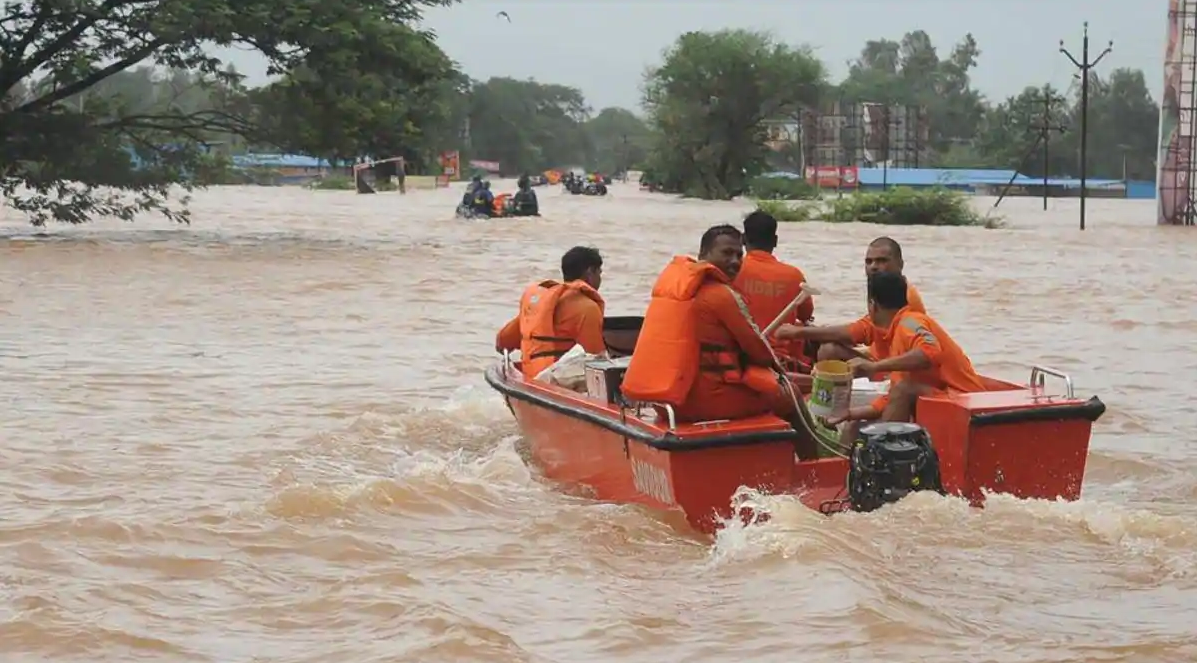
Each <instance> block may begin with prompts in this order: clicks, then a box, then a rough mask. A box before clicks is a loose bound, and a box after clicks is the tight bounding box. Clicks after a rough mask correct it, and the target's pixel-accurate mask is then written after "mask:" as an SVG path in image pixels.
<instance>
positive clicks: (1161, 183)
mask: <svg viewBox="0 0 1197 663" xmlns="http://www.w3.org/2000/svg"><path fill="white" fill-rule="evenodd" d="M1167 27H1168V36H1167V41H1166V42H1165V46H1164V96H1163V99H1162V101H1161V103H1160V133H1159V153H1158V154H1157V156H1156V187H1157V192H1156V223H1158V224H1159V225H1186V226H1191V225H1194V221H1195V219H1197V209H1195V208H1194V204H1193V203H1194V201H1195V200H1197V181H1195V178H1194V177H1193V170H1194V166H1195V165H1197V164H1195V163H1194V152H1195V151H1197V150H1195V149H1194V148H1195V147H1197V145H1195V144H1194V140H1195V139H1197V130H1195V129H1197V117H1195V116H1194V113H1195V112H1197V0H1169V2H1168V24H1167Z"/></svg>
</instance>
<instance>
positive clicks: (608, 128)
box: [585, 108, 652, 173]
mask: <svg viewBox="0 0 1197 663" xmlns="http://www.w3.org/2000/svg"><path fill="white" fill-rule="evenodd" d="M585 132H586V136H587V139H588V140H589V142H590V149H591V151H590V158H589V159H588V160H587V161H588V163H589V165H590V167H591V168H592V169H593V170H597V171H598V172H600V173H619V172H624V171H627V170H628V169H629V168H634V167H636V166H638V165H640V164H643V163H644V160H645V158H646V157H647V156H648V148H649V146H650V145H651V141H652V131H651V130H650V129H649V127H648V125H646V124H645V123H644V120H642V119H640V118H639V117H637V116H636V114H635V113H633V112H632V111H629V110H627V109H624V108H604V109H603V110H602V111H600V112H599V114H598V115H596V116H594V117H593V118H591V119H590V120H589V121H588V122H586V125H585Z"/></svg>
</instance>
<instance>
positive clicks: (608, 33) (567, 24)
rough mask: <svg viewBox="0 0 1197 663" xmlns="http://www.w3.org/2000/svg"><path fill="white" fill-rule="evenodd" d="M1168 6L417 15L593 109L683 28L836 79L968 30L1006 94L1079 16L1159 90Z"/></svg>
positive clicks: (476, 69) (486, 64) (666, 6)
mask: <svg viewBox="0 0 1197 663" xmlns="http://www.w3.org/2000/svg"><path fill="white" fill-rule="evenodd" d="M500 10H502V11H506V12H507V13H508V14H509V15H510V16H511V22H510V23H507V22H506V21H505V20H503V19H501V18H497V17H496V13H497V12H498V11H500ZM1167 13H1168V0H901V1H899V0H464V2H462V3H461V4H458V5H456V6H453V7H451V8H448V9H437V10H433V11H428V12H427V13H426V17H425V19H426V20H425V23H426V24H427V26H428V27H430V28H432V29H433V30H435V31H436V33H437V35H438V37H439V39H438V41H439V43H440V46H441V48H443V49H444V50H445V52H446V53H448V54H449V56H450V57H451V58H453V59H454V60H456V61H457V62H459V63H460V64H461V67H462V68H463V69H464V71H465V72H466V73H467V74H469V75H470V76H472V77H474V78H480V79H486V78H489V77H491V76H512V77H516V78H528V77H531V78H535V79H537V80H539V81H543V82H553V83H563V84H567V85H572V86H574V87H577V88H580V89H581V90H582V92H583V93H585V95H586V98H587V100H588V102H589V103H590V105H591V106H593V107H594V108H595V109H598V108H602V107H604V106H624V107H627V108H633V109H638V108H639V103H640V90H639V86H640V82H641V80H642V78H643V72H644V70H645V68H646V67H648V66H651V65H654V64H656V63H659V62H660V60H661V53H662V51H663V50H664V49H665V48H667V47H668V46H669V45H670V44H671V43H672V42H673V40H674V39H676V38H677V36H678V35H680V34H682V33H684V32H687V31H690V30H717V29H721V28H750V29H760V30H770V31H772V32H773V33H774V34H775V35H776V36H777V37H778V38H779V39H782V40H784V41H786V42H789V43H794V44H799V43H806V44H809V45H811V46H813V47H814V48H815V49H816V52H817V54H818V55H819V56H820V57H821V58H822V59H823V61H824V62H825V63H827V65H828V67H829V68H830V70H831V73H832V75H833V76H834V77H835V78H837V79H838V78H840V77H842V76H843V75H844V73H845V72H846V71H847V65H846V64H845V63H846V62H847V61H848V60H850V59H852V58H853V57H855V56H856V54H858V53H859V52H860V48H861V46H863V45H864V42H865V41H866V40H868V39H878V38H890V39H900V38H901V37H902V35H903V33H905V32H907V31H910V30H914V29H922V30H925V31H926V32H927V33H928V34H930V35H931V39H932V41H933V42H934V43H935V44H936V46H937V47H938V49H939V51H940V53H941V54H946V53H947V52H948V51H949V50H950V49H951V47H952V45H953V44H954V43H955V42H957V41H958V40H959V39H960V38H961V37H963V36H964V35H965V34H966V33H968V32H971V33H973V36H974V37H975V38H976V39H977V43H978V45H979V47H980V49H981V55H980V57H979V58H978V60H979V64H978V66H977V68H976V70H974V73H973V84H974V85H975V86H976V87H977V88H979V89H980V90H981V91H982V92H984V93H985V94H986V95H988V96H990V97H995V98H1004V97H1006V96H1008V95H1011V94H1014V93H1017V92H1018V91H1020V90H1021V89H1022V88H1023V87H1025V86H1026V85H1028V84H1040V83H1043V82H1051V83H1052V84H1054V85H1056V86H1058V87H1061V88H1066V87H1068V85H1069V83H1070V82H1071V80H1072V79H1071V75H1072V73H1073V71H1074V70H1073V67H1072V64H1071V63H1070V62H1069V61H1068V59H1067V58H1065V57H1064V56H1063V55H1062V54H1060V53H1059V44H1060V40H1061V39H1064V40H1065V46H1066V47H1067V48H1068V49H1069V50H1070V51H1071V52H1072V53H1073V55H1075V56H1076V57H1077V58H1078V59H1080V57H1081V24H1082V23H1083V22H1084V21H1085V20H1088V21H1089V23H1090V25H1089V29H1090V34H1091V37H1092V46H1091V48H1092V50H1093V54H1094V56H1096V54H1097V53H1098V52H1100V51H1101V50H1102V49H1103V48H1105V46H1106V44H1107V43H1108V42H1109V40H1111V39H1113V40H1114V52H1113V53H1111V54H1110V55H1109V56H1107V58H1106V59H1105V60H1104V61H1102V63H1101V65H1100V66H1099V71H1101V72H1105V73H1108V72H1109V71H1110V70H1111V69H1113V68H1116V67H1134V68H1139V69H1143V70H1144V71H1145V72H1146V74H1147V82H1148V84H1149V85H1150V86H1151V91H1152V94H1153V95H1155V96H1156V97H1157V99H1158V96H1159V90H1160V89H1161V88H1162V87H1163V71H1162V62H1163V57H1164V39H1165V36H1166V29H1167ZM233 59H235V60H236V63H237V66H238V69H240V70H241V71H243V72H245V73H247V74H250V75H251V81H250V82H251V83H260V82H261V81H262V80H263V78H262V73H261V72H262V65H261V64H260V62H259V61H255V59H254V58H253V57H252V56H246V55H245V54H241V53H238V54H234V57H233Z"/></svg>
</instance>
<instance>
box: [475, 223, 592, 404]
mask: <svg viewBox="0 0 1197 663" xmlns="http://www.w3.org/2000/svg"><path fill="white" fill-rule="evenodd" d="M561 279H562V280H561V281H560V282H558V281H552V280H549V281H539V282H537V283H533V284H532V285H530V286H528V288H527V289H526V290H524V294H523V296H522V297H520V310H519V314H518V315H516V316H515V317H514V318H512V319H511V321H510V322H508V323H507V324H506V325H504V326H503V328H502V329H500V330H499V333H498V335H497V336H496V338H495V351H496V352H504V351H512V350H519V351H520V359H521V367H522V369H523V373H524V377H525V378H526V379H529V380H531V379H533V378H535V377H536V376H537V375H539V374H540V372H541V371H543V370H545V369H546V368H548V367H550V366H552V365H553V364H555V363H557V360H558V359H560V358H561V357H562V356H563V355H564V354H565V353H566V352H569V350H570V349H571V348H573V347H574V345H581V346H582V349H583V350H585V351H586V352H587V353H588V354H595V355H596V354H599V353H602V352H604V351H605V350H606V349H607V346H606V343H605V342H604V341H603V310H604V308H605V306H606V305H605V304H604V302H603V298H602V297H601V296H600V295H599V293H598V290H599V286H600V285H602V283H603V256H602V255H600V254H599V252H598V249H595V248H591V247H588V246H575V247H574V248H572V249H570V250H568V251H566V252H565V255H563V256H561Z"/></svg>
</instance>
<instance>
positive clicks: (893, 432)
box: [848, 421, 944, 511]
mask: <svg viewBox="0 0 1197 663" xmlns="http://www.w3.org/2000/svg"><path fill="white" fill-rule="evenodd" d="M917 490H934V491H936V492H938V493H940V494H943V492H944V491H943V483H942V480H941V479H940V474H939V455H938V454H936V453H935V448H934V447H932V446H931V437H930V436H929V435H927V431H926V430H924V429H923V427H922V426H918V425H916V424H911V423H905V422H889V421H887V422H879V423H874V424H869V425H867V426H865V427H863V428H861V429H860V435H859V437H858V438H857V441H856V444H854V445H853V446H852V456H851V458H849V470H848V498H849V500H850V502H851V504H852V509H853V510H854V511H874V510H876V509H879V508H881V507H882V506H884V505H885V504H888V503H890V502H897V501H898V500H900V499H902V498H903V497H905V496H906V495H908V494H910V493H912V492H914V491H917Z"/></svg>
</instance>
